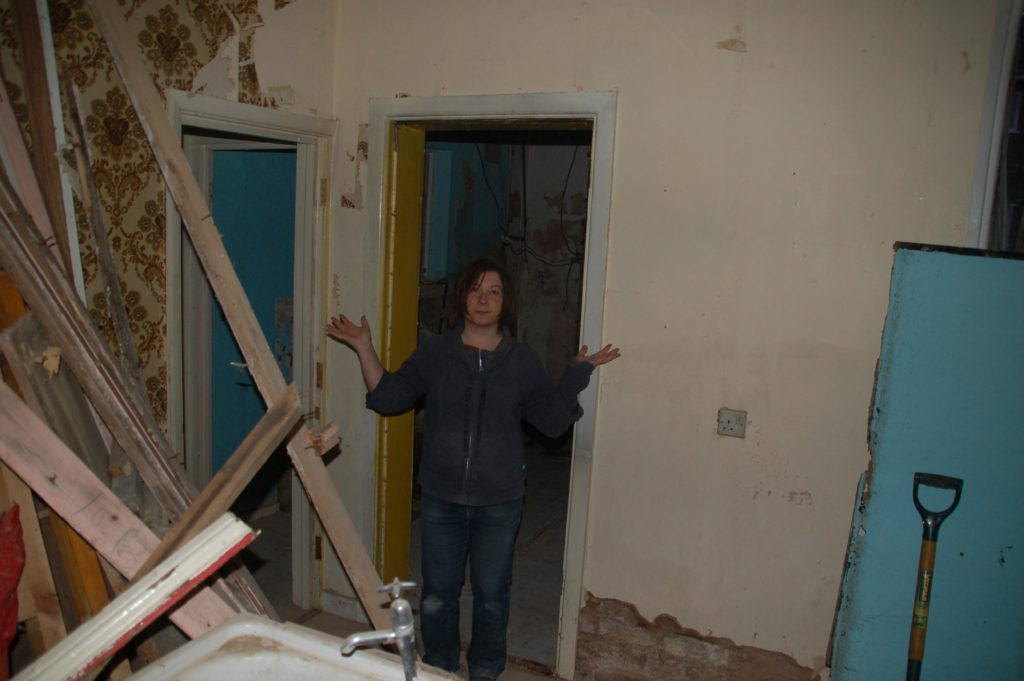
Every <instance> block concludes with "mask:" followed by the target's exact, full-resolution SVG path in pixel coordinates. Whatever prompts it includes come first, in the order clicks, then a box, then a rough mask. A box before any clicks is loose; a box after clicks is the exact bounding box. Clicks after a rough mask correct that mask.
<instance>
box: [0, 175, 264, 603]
mask: <svg viewBox="0 0 1024 681" xmlns="http://www.w3.org/2000/svg"><path fill="white" fill-rule="evenodd" d="M0 189H2V191H0V266H2V268H3V269H4V270H5V271H6V272H7V273H8V274H9V275H10V277H11V279H12V280H13V281H14V283H15V285H16V286H17V287H18V290H19V291H20V292H21V294H22V295H23V296H24V298H25V300H26V302H27V303H28V304H29V307H31V308H32V310H33V313H34V314H35V316H36V318H37V319H38V320H39V322H40V323H41V324H42V326H43V327H44V328H45V329H46V331H47V333H48V334H49V336H50V338H51V339H52V340H53V341H54V342H55V343H56V345H57V346H58V347H59V348H60V351H61V357H62V359H63V360H64V361H66V362H67V365H68V367H69V368H70V369H71V370H72V371H73V372H74V374H75V376H76V378H77V379H78V382H79V384H80V385H81V386H82V388H83V390H85V392H86V395H87V396H88V398H89V401H90V402H91V403H92V405H93V407H94V408H95V409H96V411H97V412H98V413H99V414H100V417H101V418H102V419H103V421H104V423H106V425H107V426H108V427H109V428H110V430H111V432H112V433H113V435H114V437H115V439H116V440H117V441H118V442H119V443H120V444H121V446H122V447H123V448H124V451H125V452H126V453H127V454H128V455H129V457H131V460H132V463H133V464H134V465H135V467H136V468H137V469H138V471H139V473H140V474H141V475H142V479H143V480H144V481H145V483H146V485H147V487H148V488H149V490H150V491H151V492H152V494H153V496H154V497H155V498H156V500H157V502H158V503H159V504H160V506H161V508H163V509H164V511H165V512H166V513H167V515H168V517H169V518H170V519H171V520H172V521H173V520H176V519H178V518H179V517H181V515H182V514H183V513H184V512H185V510H186V509H187V508H188V506H189V504H190V503H191V501H192V499H194V498H195V496H196V494H197V492H196V489H195V486H194V485H193V483H192V481H191V480H190V479H189V478H188V477H187V476H186V475H185V472H184V469H183V468H182V466H181V463H180V461H178V460H177V458H176V457H175V456H174V455H173V453H172V452H171V449H170V445H169V444H168V443H167V440H166V438H165V437H164V434H163V431H162V430H161V429H160V427H159V426H158V425H157V423H156V421H155V420H154V419H153V416H152V414H151V412H150V411H149V409H148V408H146V407H145V406H144V405H142V404H140V403H139V398H138V396H137V395H135V393H134V391H131V390H129V389H127V388H126V386H127V385H129V383H128V380H127V379H126V378H125V376H124V373H123V369H122V367H121V365H120V363H119V362H118V361H117V360H116V359H115V358H114V356H113V354H112V353H111V352H110V350H109V349H108V348H107V345H106V343H105V342H104V341H103V339H102V338H101V337H100V335H99V332H98V331H97V329H96V326H95V325H94V324H93V322H92V319H91V318H90V317H89V313H88V311H87V310H86V309H85V306H84V305H83V304H82V302H81V301H80V300H79V299H78V297H77V296H76V295H75V293H74V291H73V290H72V288H71V285H70V283H69V282H68V280H67V279H66V278H65V277H64V276H63V274H61V273H60V272H58V271H57V270H56V267H55V265H54V263H53V261H52V260H51V259H50V258H49V257H48V254H47V253H46V252H45V250H43V247H42V245H41V244H40V243H39V241H38V240H37V235H36V233H35V230H34V229H33V228H32V227H31V225H30V224H29V221H28V218H27V216H26V215H25V213H24V212H23V211H22V210H21V208H20V203H19V202H18V200H17V198H16V195H15V194H14V190H13V188H12V187H11V186H10V183H9V182H8V180H7V178H0ZM227 581H228V584H229V585H230V586H231V590H232V593H233V594H235V596H236V598H237V601H238V607H239V608H242V609H247V610H250V611H252V612H256V613H258V614H266V613H267V612H269V611H270V610H271V608H270V605H269V603H266V602H265V599H263V598H261V596H260V592H259V590H258V588H257V587H256V586H255V583H254V582H253V581H252V577H251V575H249V574H248V571H247V570H245V568H244V567H239V569H238V570H237V571H236V572H235V573H232V574H231V575H229V576H228V577H227Z"/></svg>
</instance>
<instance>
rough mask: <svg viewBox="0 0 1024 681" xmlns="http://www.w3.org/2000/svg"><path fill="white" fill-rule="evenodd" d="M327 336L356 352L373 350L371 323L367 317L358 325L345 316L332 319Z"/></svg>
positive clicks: (327, 329) (341, 315)
mask: <svg viewBox="0 0 1024 681" xmlns="http://www.w3.org/2000/svg"><path fill="white" fill-rule="evenodd" d="M325 331H327V335H328V336H330V337H331V338H333V339H334V340H336V341H341V342H342V343H344V344H345V345H347V346H349V347H350V348H352V349H353V350H355V351H356V352H359V351H360V350H367V349H372V348H373V339H372V338H371V337H370V323H369V322H367V321H366V317H365V316H364V317H362V318H361V319H360V323H359V324H356V323H354V322H353V321H352V320H351V319H349V318H348V317H346V316H345V315H343V314H340V315H338V316H337V317H331V323H330V324H328V325H327V328H326V329H325Z"/></svg>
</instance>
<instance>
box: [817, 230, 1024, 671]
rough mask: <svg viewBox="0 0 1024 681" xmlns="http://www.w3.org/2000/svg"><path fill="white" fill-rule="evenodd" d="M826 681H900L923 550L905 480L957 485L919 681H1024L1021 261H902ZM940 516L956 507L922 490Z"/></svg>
mask: <svg viewBox="0 0 1024 681" xmlns="http://www.w3.org/2000/svg"><path fill="white" fill-rule="evenodd" d="M870 441H871V449H872V467H871V471H870V479H869V480H868V481H867V490H866V492H865V495H864V497H863V498H859V499H858V501H859V504H858V511H857V514H856V516H855V518H854V526H853V528H852V532H851V542H850V549H849V552H848V555H847V571H846V574H845V577H844V581H843V585H842V592H841V598H840V606H839V612H838V616H837V619H836V629H835V639H834V643H833V651H832V652H833V659H832V676H831V678H832V679H833V681H878V680H879V679H903V678H904V675H905V673H906V672H905V670H906V666H907V652H908V643H909V639H910V624H911V613H912V610H913V605H914V593H915V585H916V580H917V568H918V555H919V551H920V547H921V534H922V523H921V517H920V515H919V514H918V512H917V510H916V509H915V507H914V504H913V478H914V473H915V472H918V471H920V472H926V473H936V474H940V475H946V476H952V477H957V478H961V479H963V481H964V483H963V495H962V498H961V500H960V504H959V506H958V507H957V508H956V510H955V511H954V512H953V513H952V514H951V515H950V516H949V517H948V518H947V519H946V520H945V522H944V523H943V525H942V528H941V532H940V533H939V541H938V545H937V553H936V565H935V570H934V581H933V590H932V596H931V610H930V616H929V619H928V628H927V640H926V645H925V651H924V660H923V666H922V673H921V678H922V679H926V680H927V681H954V680H958V681H959V680H963V679H978V680H984V681H1001V680H1005V681H1011V680H1013V681H1017V680H1019V679H1022V678H1024V260H1019V259H1013V258H1009V257H1007V258H1002V257H992V256H991V254H984V253H981V252H977V251H953V250H945V251H944V250H941V249H930V248H924V247H915V246H910V245H905V246H901V247H899V248H897V251H896V255H895V262H894V266H893V273H892V286H891V292H890V298H889V311H888V315H887V318H886V323H885V330H884V333H883V338H882V347H881V357H880V361H879V367H878V376H877V382H876V386H875V398H874V405H873V408H872V414H871V425H870ZM921 501H922V503H923V504H924V506H925V507H927V508H930V509H932V510H941V509H942V508H945V507H946V506H948V504H949V503H950V501H952V493H951V492H949V491H946V490H938V489H934V488H926V487H922V488H921Z"/></svg>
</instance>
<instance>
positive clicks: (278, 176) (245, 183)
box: [210, 149, 296, 508]
mask: <svg viewBox="0 0 1024 681" xmlns="http://www.w3.org/2000/svg"><path fill="white" fill-rule="evenodd" d="M295 163H296V154H295V151H294V150H287V149H284V150H281V149H272V150H270V149H246V150H234V149H232V150H215V151H214V152H213V163H212V176H213V177H212V182H211V185H212V188H211V191H212V197H211V207H212V212H213V220H214V223H215V224H216V225H217V228H218V230H219V231H220V234H221V238H222V239H223V240H224V247H225V249H226V250H227V253H228V255H229V257H230V258H231V263H232V265H234V267H235V271H236V272H237V274H238V279H239V281H240V282H241V284H242V288H243V289H244V290H245V293H246V295H247V296H248V297H249V302H250V304H251V305H252V308H253V312H254V313H255V315H256V319H257V321H258V322H259V325H260V328H261V329H262V330H263V334H264V335H265V336H266V338H267V343H268V344H269V345H270V349H271V351H272V352H273V354H274V357H275V358H276V359H277V362H278V365H280V367H281V371H282V372H283V374H284V377H285V380H286V381H287V382H291V375H292V347H293V346H292V300H293V297H294V285H293V268H294V261H295V257H294V252H295ZM210 373H211V376H210V379H211V386H210V389H211V393H210V394H211V400H210V401H211V404H212V411H213V414H212V416H213V419H212V420H213V435H212V469H213V470H212V472H213V473H216V472H217V471H218V470H219V469H220V468H221V466H223V465H224V463H225V462H226V461H227V459H228V458H229V457H230V456H231V454H232V452H234V450H235V448H236V447H238V445H239V444H240V443H241V442H242V440H243V439H245V436H246V435H248V434H249V431H250V430H251V429H252V427H253V426H254V425H255V424H256V422H257V421H258V420H259V419H260V418H261V417H262V416H263V414H264V413H265V412H266V405H265V404H264V402H263V399H262V398H261V397H260V394H259V392H258V391H257V389H256V386H255V384H254V383H253V380H252V377H251V376H250V375H249V372H248V370H247V369H246V368H245V359H244V358H243V357H242V353H241V350H240V349H239V347H238V344H237V343H236V342H235V338H234V336H233V335H232V333H231V329H230V328H229V327H228V324H227V320H226V319H225V318H224V313H223V311H222V310H221V307H220V304H219V303H217V302H215V303H214V305H213V306H212V320H211V372H210ZM275 458H277V457H275ZM265 468H266V467H265ZM273 485H274V481H273V480H260V478H257V482H256V483H254V484H253V485H252V486H251V489H250V490H248V491H247V494H245V495H243V498H242V500H241V504H242V505H243V506H244V507H248V508H252V507H253V506H257V505H259V504H260V502H261V501H263V500H266V499H267V498H268V497H269V496H271V495H272V494H273V493H274V486H273Z"/></svg>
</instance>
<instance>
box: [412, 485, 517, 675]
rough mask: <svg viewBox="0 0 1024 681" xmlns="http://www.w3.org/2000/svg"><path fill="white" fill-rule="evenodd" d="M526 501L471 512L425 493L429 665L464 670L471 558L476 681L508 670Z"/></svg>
mask: <svg viewBox="0 0 1024 681" xmlns="http://www.w3.org/2000/svg"><path fill="white" fill-rule="evenodd" d="M522 510H523V500H522V499H514V500H512V501H506V502H504V503H500V504H493V505H490V506H464V505H462V504H454V503H451V502H448V501H442V500H440V499H437V498H435V497H431V496H429V495H427V494H424V495H423V498H422V502H421V509H420V523H421V525H422V528H423V597H422V599H421V600H420V627H421V630H422V635H423V648H424V651H425V653H424V655H423V661H424V662H426V663H427V664H430V665H433V666H435V667H440V668H441V669H444V670H447V671H450V672H454V671H456V670H458V668H459V647H460V642H459V595H460V593H461V592H462V584H463V582H464V581H465V575H466V559H467V558H468V559H469V576H470V584H472V586H473V634H472V638H471V639H470V643H469V650H468V651H467V652H466V661H467V662H468V663H469V678H470V679H474V680H475V679H496V678H498V676H499V675H500V674H501V672H502V671H503V670H504V669H505V656H506V652H505V645H506V632H507V630H508V612H509V600H510V596H511V589H512V554H513V552H514V551H515V545H516V533H517V532H518V531H519V519H520V517H521V516H522Z"/></svg>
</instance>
